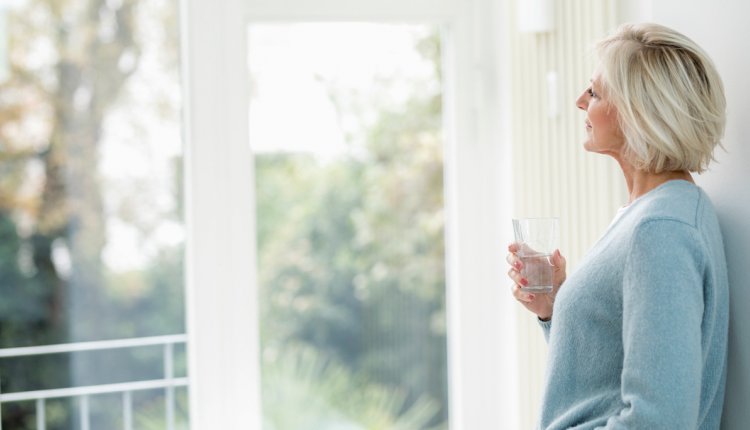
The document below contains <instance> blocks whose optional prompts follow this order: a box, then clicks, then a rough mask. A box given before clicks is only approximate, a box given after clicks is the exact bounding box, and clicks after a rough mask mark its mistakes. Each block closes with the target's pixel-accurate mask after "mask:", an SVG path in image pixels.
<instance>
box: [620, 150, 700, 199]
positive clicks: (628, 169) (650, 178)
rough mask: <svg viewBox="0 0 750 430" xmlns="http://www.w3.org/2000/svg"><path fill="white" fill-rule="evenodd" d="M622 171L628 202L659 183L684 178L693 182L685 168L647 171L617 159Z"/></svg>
mask: <svg viewBox="0 0 750 430" xmlns="http://www.w3.org/2000/svg"><path fill="white" fill-rule="evenodd" d="M618 162H619V163H620V168H621V169H622V173H623V174H624V175H625V183H626V184H627V186H628V204H630V203H632V202H633V201H635V199H637V198H638V197H640V196H642V195H644V194H646V193H648V192H649V191H651V190H653V189H654V188H656V187H658V186H659V185H661V184H663V183H665V182H668V181H673V180H679V179H681V180H684V181H688V182H692V183H695V181H693V177H692V175H690V172H688V171H686V170H677V171H670V172H661V173H649V172H645V171H643V170H638V169H636V168H634V167H633V166H632V165H631V164H630V163H627V162H624V161H622V160H618Z"/></svg>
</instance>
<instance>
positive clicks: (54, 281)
mask: <svg viewBox="0 0 750 430" xmlns="http://www.w3.org/2000/svg"><path fill="white" fill-rule="evenodd" d="M178 17H179V14H178V9H177V1H156V0H147V1H128V0H125V1H115V2H113V1H100V0H90V1H89V0H75V1H71V2H66V4H65V5H64V7H62V6H60V5H58V4H57V3H55V2H33V1H21V2H10V3H8V2H6V3H4V4H3V5H2V6H0V40H3V41H4V42H5V45H4V46H3V48H2V49H0V57H2V58H0V79H1V81H0V172H1V174H0V296H2V297H3V299H2V302H1V303H0V406H1V408H2V409H1V410H0V412H1V413H2V427H3V428H12V429H25V428H47V429H67V428H84V429H87V428H132V426H137V427H138V428H170V429H171V428H186V427H187V388H186V385H187V380H186V379H185V372H186V370H185V368H186V357H185V355H186V354H185V334H184V333H185V324H184V310H183V309H184V301H183V297H184V293H183V292H184V276H183V271H184V264H183V253H184V241H185V231H184V223H183V203H182V167H181V166H182V156H183V149H182V138H181V133H182V131H181V127H182V122H181V119H180V111H181V109H182V96H181V91H182V89H181V84H180V71H179V70H180V68H179V66H180V56H179V46H180V44H179V27H178V23H179V20H178Z"/></svg>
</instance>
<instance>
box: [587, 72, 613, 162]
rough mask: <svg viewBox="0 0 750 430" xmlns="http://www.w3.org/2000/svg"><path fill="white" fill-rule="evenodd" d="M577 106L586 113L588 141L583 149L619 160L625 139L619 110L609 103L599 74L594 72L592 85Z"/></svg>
mask: <svg viewBox="0 0 750 430" xmlns="http://www.w3.org/2000/svg"><path fill="white" fill-rule="evenodd" d="M576 106H578V108H579V109H581V110H583V111H585V112H586V141H585V142H584V143H583V147H584V148H585V149H586V150H587V151H590V152H596V153H599V154H607V155H611V156H613V157H615V158H618V159H619V157H620V154H621V151H622V148H623V145H624V143H625V138H624V137H623V134H622V130H621V129H620V125H619V123H618V121H617V110H616V109H615V107H614V106H613V105H612V104H610V103H609V102H608V101H607V97H606V95H605V94H604V86H603V84H602V81H601V76H600V74H599V73H598V72H594V77H593V78H592V79H591V85H590V86H589V87H588V88H586V90H585V91H584V92H583V94H581V95H580V97H578V100H576Z"/></svg>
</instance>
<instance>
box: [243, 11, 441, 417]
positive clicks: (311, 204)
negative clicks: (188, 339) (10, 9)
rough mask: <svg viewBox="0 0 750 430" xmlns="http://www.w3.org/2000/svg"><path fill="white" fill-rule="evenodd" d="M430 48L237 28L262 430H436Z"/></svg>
mask: <svg viewBox="0 0 750 430" xmlns="http://www.w3.org/2000/svg"><path fill="white" fill-rule="evenodd" d="M440 54H441V46H440V37H439V32H438V30H437V29H436V28H435V27H433V26H426V25H389V24H374V23H373V24H369V23H311V24H307V23H305V24H258V25H251V26H250V29H249V57H250V76H251V79H252V94H251V102H250V140H251V145H252V147H253V149H254V151H255V153H256V155H255V165H256V175H257V177H256V184H257V211H258V212H257V216H258V217H257V220H258V221H257V222H258V225H257V231H258V249H259V257H258V258H259V262H258V263H259V264H258V267H259V281H260V294H261V297H260V306H261V343H262V345H261V346H262V358H261V362H262V379H263V382H262V394H263V414H264V428H265V429H266V430H300V429H315V430H329V429H330V430H333V429H376V428H377V429H381V428H382V429H446V428H447V418H448V403H447V370H446V357H447V352H446V324H445V258H444V254H445V250H444V239H443V236H444V220H443V215H444V211H443V145H442V136H441V134H442V133H441V132H442V91H441V69H440V67H441V59H440Z"/></svg>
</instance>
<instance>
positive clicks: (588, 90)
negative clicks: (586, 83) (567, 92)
mask: <svg viewBox="0 0 750 430" xmlns="http://www.w3.org/2000/svg"><path fill="white" fill-rule="evenodd" d="M586 92H587V93H589V95H590V96H591V97H596V93H595V92H594V90H593V89H592V88H589V89H587V90H586Z"/></svg>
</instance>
